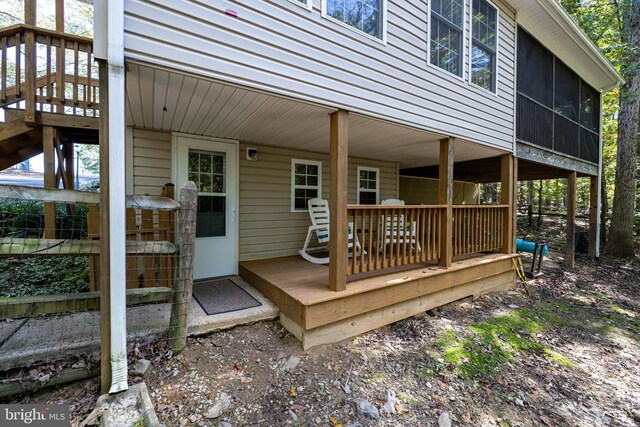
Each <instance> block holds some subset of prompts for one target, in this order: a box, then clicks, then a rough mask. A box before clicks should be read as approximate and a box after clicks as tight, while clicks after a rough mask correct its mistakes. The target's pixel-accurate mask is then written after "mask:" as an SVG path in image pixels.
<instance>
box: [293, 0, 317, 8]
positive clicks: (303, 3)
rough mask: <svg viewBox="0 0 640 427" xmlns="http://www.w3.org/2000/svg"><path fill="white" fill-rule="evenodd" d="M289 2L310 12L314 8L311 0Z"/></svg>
mask: <svg viewBox="0 0 640 427" xmlns="http://www.w3.org/2000/svg"><path fill="white" fill-rule="evenodd" d="M289 1H290V2H292V3H295V4H299V5H300V6H302V7H306V8H307V9H309V10H311V8H312V7H313V5H312V3H311V0H289Z"/></svg>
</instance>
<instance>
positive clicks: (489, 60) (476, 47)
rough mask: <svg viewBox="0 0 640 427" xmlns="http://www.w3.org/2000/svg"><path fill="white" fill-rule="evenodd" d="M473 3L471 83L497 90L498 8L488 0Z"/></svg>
mask: <svg viewBox="0 0 640 427" xmlns="http://www.w3.org/2000/svg"><path fill="white" fill-rule="evenodd" d="M471 3H472V6H471V7H472V13H471V83H473V84H474V85H476V86H479V87H481V88H483V89H486V90H488V91H490V92H495V91H496V53H497V46H498V9H497V8H496V7H495V6H493V5H492V4H491V3H489V2H488V1H487V0H472V1H471Z"/></svg>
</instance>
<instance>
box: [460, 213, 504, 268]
mask: <svg viewBox="0 0 640 427" xmlns="http://www.w3.org/2000/svg"><path fill="white" fill-rule="evenodd" d="M508 208H509V206H508V205H456V206H454V207H453V256H458V255H467V254H473V253H477V252H483V251H491V250H495V249H500V248H502V221H503V217H504V215H505V213H506V210H507V209H508Z"/></svg>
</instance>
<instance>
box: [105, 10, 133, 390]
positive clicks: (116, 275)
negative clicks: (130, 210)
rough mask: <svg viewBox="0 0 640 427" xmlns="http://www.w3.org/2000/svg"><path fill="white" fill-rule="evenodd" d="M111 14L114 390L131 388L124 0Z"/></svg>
mask: <svg viewBox="0 0 640 427" xmlns="http://www.w3.org/2000/svg"><path fill="white" fill-rule="evenodd" d="M107 3H108V6H107V7H108V11H107V61H108V64H107V67H108V81H109V209H110V221H111V228H110V233H109V237H110V251H109V256H110V259H111V263H110V277H111V280H110V289H111V372H112V378H111V389H110V390H109V393H117V392H120V391H123V390H126V389H127V388H128V385H127V321H126V316H127V313H126V308H127V300H126V297H127V295H126V292H127V289H126V283H127V272H126V265H127V264H126V209H125V195H126V185H125V176H126V174H125V173H124V170H123V168H122V165H124V164H125V163H126V154H125V108H124V106H125V105H126V104H125V81H124V78H125V68H124V0H109V1H108V2H107Z"/></svg>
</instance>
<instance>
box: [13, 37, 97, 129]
mask: <svg viewBox="0 0 640 427" xmlns="http://www.w3.org/2000/svg"><path fill="white" fill-rule="evenodd" d="M97 76H98V71H97V67H96V66H95V64H94V62H93V40H92V39H90V38H87V37H81V36H76V35H72V34H66V33H59V32H56V31H52V30H48V29H45V28H38V27H34V26H31V25H25V24H18V25H12V26H10V27H6V28H3V29H0V108H2V107H7V106H12V107H14V108H18V109H24V110H25V122H26V123H27V124H31V125H35V124H36V111H41V112H47V113H59V114H67V115H74V116H85V117H97V116H98V109H99V100H100V93H99V81H98V78H97Z"/></svg>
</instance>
